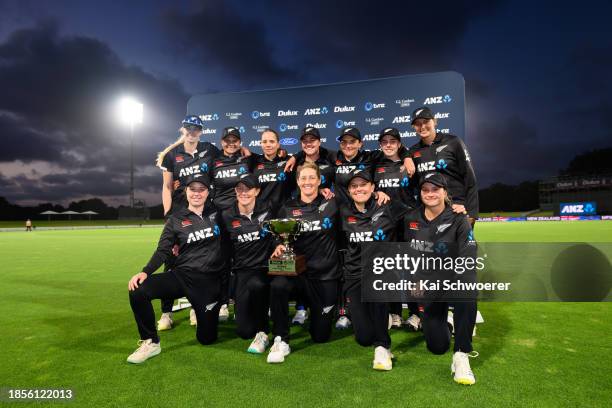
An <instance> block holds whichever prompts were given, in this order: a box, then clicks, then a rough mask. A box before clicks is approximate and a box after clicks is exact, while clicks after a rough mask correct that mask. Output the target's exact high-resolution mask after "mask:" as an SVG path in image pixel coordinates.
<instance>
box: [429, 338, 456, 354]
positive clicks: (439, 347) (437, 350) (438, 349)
mask: <svg viewBox="0 0 612 408" xmlns="http://www.w3.org/2000/svg"><path fill="white" fill-rule="evenodd" d="M449 348H450V341H448V342H446V341H428V342H427V350H429V351H430V352H432V353H433V354H444V353H446V352H447V351H448V349H449Z"/></svg>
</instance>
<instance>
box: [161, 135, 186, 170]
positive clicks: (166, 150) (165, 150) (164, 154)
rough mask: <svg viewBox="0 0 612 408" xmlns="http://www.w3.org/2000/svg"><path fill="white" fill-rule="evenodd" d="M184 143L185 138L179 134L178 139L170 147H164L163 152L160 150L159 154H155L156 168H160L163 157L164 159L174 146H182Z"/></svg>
mask: <svg viewBox="0 0 612 408" xmlns="http://www.w3.org/2000/svg"><path fill="white" fill-rule="evenodd" d="M184 141H185V136H184V135H183V134H181V135H180V136H179V138H178V139H176V142H174V143H172V144H171V145H170V146H168V147H166V148H165V149H164V150H162V151H161V152H159V153H158V154H157V160H156V161H155V165H156V166H157V167H161V166H162V163H163V161H164V157H166V154H168V152H169V151H170V150H172V149H174V148H175V147H176V146H178V145H180V144H182V143H183V142H184Z"/></svg>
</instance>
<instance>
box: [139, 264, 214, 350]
mask: <svg viewBox="0 0 612 408" xmlns="http://www.w3.org/2000/svg"><path fill="white" fill-rule="evenodd" d="M220 283H221V282H220V278H219V277H218V276H215V275H212V276H211V275H206V274H202V273H192V272H185V271H180V270H179V271H174V270H172V271H168V272H165V273H160V274H154V275H151V276H149V277H148V278H147V279H146V280H145V281H144V282H143V283H142V285H140V286H139V287H138V288H137V289H136V290H134V291H131V292H129V294H130V305H131V306H132V312H134V318H135V319H136V325H137V326H138V332H139V333H140V339H141V340H146V339H152V340H153V342H159V336H158V335H157V329H156V328H155V312H154V310H153V305H152V304H151V301H152V300H153V299H162V298H168V299H170V298H171V299H176V298H180V297H183V296H186V297H187V299H189V302H190V303H191V305H192V307H193V310H195V312H196V316H197V318H198V326H197V329H196V337H197V339H198V341H199V342H200V343H202V344H211V343H213V342H214V341H215V340H217V335H218V327H217V326H218V323H219V307H220V304H219V293H220V287H221V285H220Z"/></svg>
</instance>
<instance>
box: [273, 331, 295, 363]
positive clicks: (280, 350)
mask: <svg viewBox="0 0 612 408" xmlns="http://www.w3.org/2000/svg"><path fill="white" fill-rule="evenodd" d="M289 353H291V348H290V347H289V345H288V344H287V343H285V342H284V341H283V340H281V337H280V336H276V337H275V338H274V344H273V345H272V347H270V353H268V363H282V362H283V361H285V357H286V356H288V355H289Z"/></svg>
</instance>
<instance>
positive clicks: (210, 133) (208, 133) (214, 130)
mask: <svg viewBox="0 0 612 408" xmlns="http://www.w3.org/2000/svg"><path fill="white" fill-rule="evenodd" d="M215 133H217V129H210V128H206V129H204V130H203V131H202V134H205V135H214V134H215Z"/></svg>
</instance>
